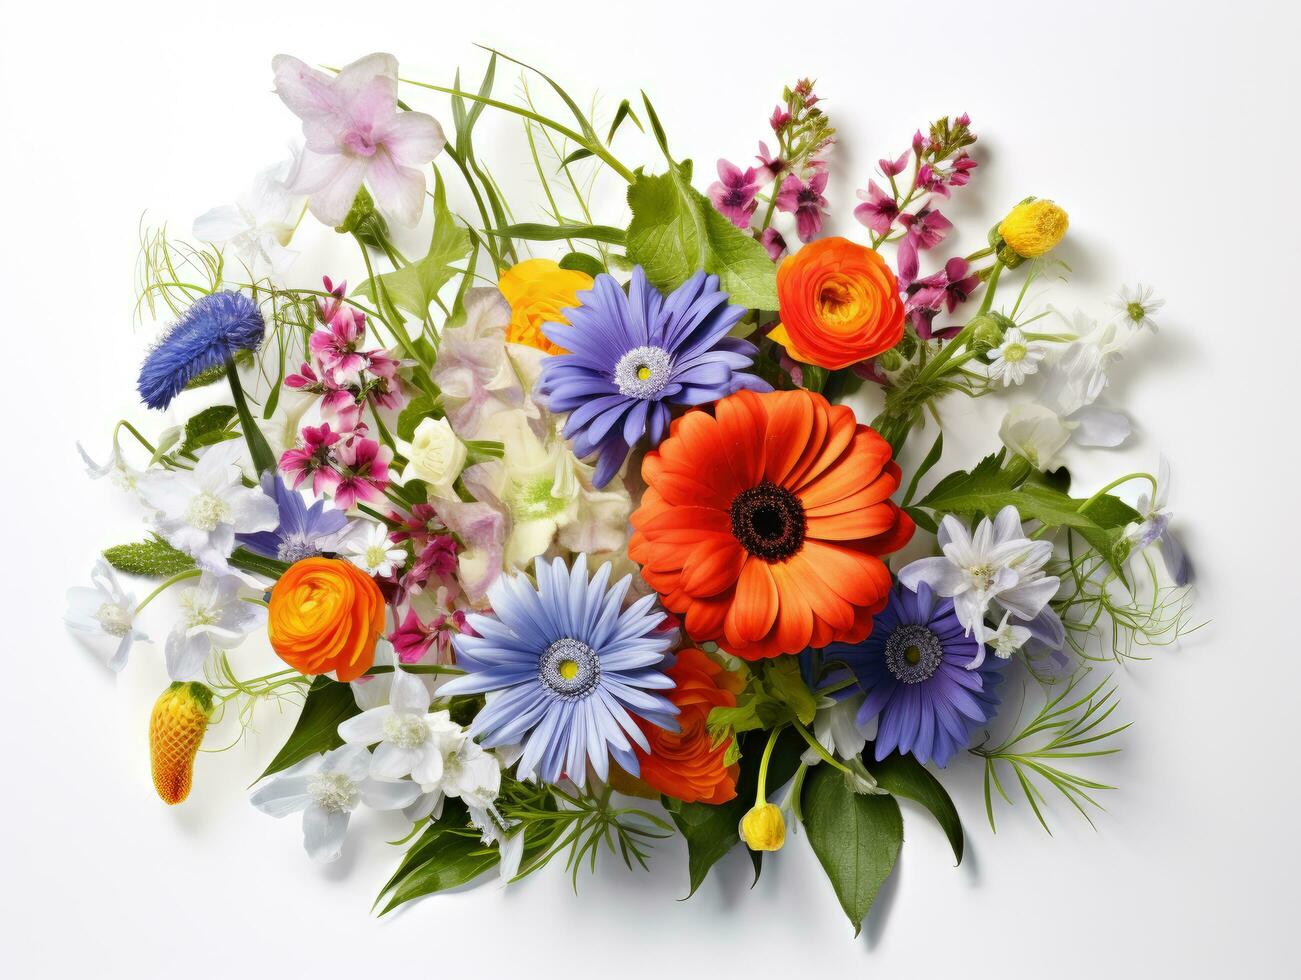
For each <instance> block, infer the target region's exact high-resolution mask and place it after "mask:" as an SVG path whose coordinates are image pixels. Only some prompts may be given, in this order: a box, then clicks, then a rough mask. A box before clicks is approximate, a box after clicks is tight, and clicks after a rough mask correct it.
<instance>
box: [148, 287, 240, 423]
mask: <svg viewBox="0 0 1301 980" xmlns="http://www.w3.org/2000/svg"><path fill="white" fill-rule="evenodd" d="M265 332H266V322H265V321H264V320H263V319H262V314H261V313H260V312H259V311H258V308H257V304H256V303H254V302H253V301H252V300H251V299H249V298H248V297H247V296H245V295H244V294H243V293H235V292H229V291H227V292H220V293H213V294H212V295H210V296H204V297H203V298H201V299H199V300H197V301H196V302H195V304H194V305H193V306H191V307H190V308H189V309H188V310H186V311H185V316H183V317H181V319H180V320H179V321H177V323H176V326H174V327H172V329H171V330H169V331H168V332H167V335H166V336H164V337H163V339H162V340H160V341H159V342H158V343H157V345H155V347H154V349H153V350H151V351H150V352H149V356H148V357H146V358H145V363H144V365H143V366H142V367H141V368H140V380H139V382H138V383H137V388H138V389H139V391H140V398H141V400H142V401H143V402H144V403H145V404H146V405H148V406H149V407H150V408H166V407H167V406H168V405H170V404H171V403H172V399H173V398H175V397H176V396H177V395H178V394H180V393H181V390H182V389H183V388H184V387H185V386H186V385H187V384H189V383H190V382H191V381H193V380H194V379H195V377H197V376H198V375H200V374H202V373H203V372H204V371H208V370H210V369H212V368H215V367H220V366H221V365H223V364H225V363H226V362H227V361H228V360H230V359H231V358H232V357H234V356H235V353H236V352H237V351H241V350H257V347H258V345H259V344H260V343H262V335H263V334H264V333H265Z"/></svg>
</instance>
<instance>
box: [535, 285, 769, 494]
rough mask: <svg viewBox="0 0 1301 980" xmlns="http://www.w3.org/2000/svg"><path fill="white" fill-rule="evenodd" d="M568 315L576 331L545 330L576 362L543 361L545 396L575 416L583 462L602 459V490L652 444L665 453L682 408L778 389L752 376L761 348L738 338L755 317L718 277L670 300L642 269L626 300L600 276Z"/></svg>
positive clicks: (569, 434) (570, 426)
mask: <svg viewBox="0 0 1301 980" xmlns="http://www.w3.org/2000/svg"><path fill="white" fill-rule="evenodd" d="M578 296H579V300H580V301H581V305H580V306H578V307H576V308H574V309H569V310H566V311H565V316H566V317H567V318H568V320H569V323H568V324H563V323H548V324H546V325H545V326H544V327H543V328H542V332H543V333H544V334H546V336H547V338H548V339H549V340H551V341H552V342H553V343H555V344H557V345H559V346H560V347H563V348H564V349H565V350H566V351H569V353H567V354H558V355H556V356H554V357H548V358H546V359H545V360H543V362H542V374H541V377H540V378H539V379H538V392H539V394H541V395H545V396H546V397H547V400H548V407H549V408H550V409H551V411H553V412H557V413H559V412H569V413H570V415H569V418H568V419H567V420H566V421H565V429H564V435H565V438H567V439H573V440H574V454H575V455H576V456H578V457H580V458H582V457H586V456H590V455H591V454H592V453H599V454H600V456H599V458H598V460H597V464H596V477H595V481H594V482H595V484H596V486H598V487H603V486H605V485H606V484H607V483H609V482H610V479H611V478H612V477H613V476H614V474H615V473H617V472H618V471H619V467H621V466H622V465H623V462H624V460H625V459H627V458H628V451H629V449H630V448H631V447H632V446H635V445H637V444H638V443H639V442H641V441H642V440H643V439H645V440H646V441H647V442H648V443H649V444H650V445H651V446H657V445H659V442H660V440H661V439H662V438H663V437H664V434H665V432H667V431H668V425H669V415H670V410H671V406H673V405H702V404H705V403H707V402H712V401H716V400H718V399H719V398H722V397H724V396H725V395H730V394H732V393H733V392H735V391H738V390H739V389H741V388H750V389H752V390H754V391H771V390H772V387H771V385H769V384H768V383H767V382H766V381H763V380H761V379H759V378H757V377H755V376H754V375H752V374H748V373H746V371H747V369H749V368H750V367H751V366H752V365H753V363H754V355H755V353H756V352H757V348H756V347H755V346H754V345H753V344H751V343H749V342H748V341H744V340H739V339H737V338H735V337H729V336H728V333H729V331H731V329H732V328H733V327H734V326H736V324H737V321H739V320H740V319H741V317H742V316H744V315H745V310H744V309H742V308H741V307H739V306H731V305H729V304H728V302H727V293H724V292H721V291H720V290H719V288H718V277H717V276H709V275H706V274H705V273H704V272H697V273H696V274H695V275H694V276H692V277H691V278H690V279H688V280H687V281H686V282H684V283H683V284H682V285H681V286H679V287H678V288H677V289H675V290H673V292H672V293H670V294H669V295H668V296H667V297H664V296H661V295H660V293H659V291H658V290H656V289H655V288H654V287H652V286H651V285H650V284H649V283H648V282H647V281H646V273H645V272H643V271H642V268H641V266H636V267H635V268H634V269H633V270H632V281H631V283H630V284H629V287H628V292H627V293H626V294H625V293H624V291H623V289H622V288H621V287H620V285H619V283H618V281H617V280H615V279H614V278H613V277H612V276H608V275H604V274H603V275H599V276H597V277H596V283H595V285H593V287H592V288H591V289H590V290H587V291H585V292H582V293H579V294H578Z"/></svg>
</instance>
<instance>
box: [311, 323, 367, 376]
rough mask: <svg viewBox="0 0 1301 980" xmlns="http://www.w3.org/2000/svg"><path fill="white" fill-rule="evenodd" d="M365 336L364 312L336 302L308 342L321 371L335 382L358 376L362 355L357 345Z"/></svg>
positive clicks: (362, 365)
mask: <svg viewBox="0 0 1301 980" xmlns="http://www.w3.org/2000/svg"><path fill="white" fill-rule="evenodd" d="M365 337H366V314H364V313H362V312H361V311H359V310H355V309H353V308H352V307H351V306H339V307H338V308H337V309H336V310H335V312H334V315H333V316H332V317H331V318H330V319H329V321H327V323H326V325H325V329H324V330H317V331H315V332H314V333H313V334H312V336H311V339H310V340H309V341H308V346H309V347H310V348H311V351H312V354H313V355H314V356H315V357H316V361H317V363H318V364H319V365H320V367H321V373H322V374H323V375H324V376H325V377H326V378H328V379H329V380H330V382H331V383H332V384H335V385H340V386H341V385H346V384H356V383H357V382H359V381H360V380H361V371H362V368H364V367H365V366H366V356H365V355H364V354H362V353H361V351H360V350H358V348H359V347H360V346H361V343H362V341H363V340H364V339H365Z"/></svg>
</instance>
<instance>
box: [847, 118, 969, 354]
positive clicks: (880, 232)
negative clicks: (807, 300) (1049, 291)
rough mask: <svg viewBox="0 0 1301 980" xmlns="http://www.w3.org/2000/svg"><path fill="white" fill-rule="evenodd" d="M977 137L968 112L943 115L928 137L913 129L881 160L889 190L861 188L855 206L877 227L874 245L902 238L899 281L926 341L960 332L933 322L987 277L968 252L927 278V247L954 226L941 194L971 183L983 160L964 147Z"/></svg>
mask: <svg viewBox="0 0 1301 980" xmlns="http://www.w3.org/2000/svg"><path fill="white" fill-rule="evenodd" d="M975 141H976V137H975V135H974V134H973V133H972V132H971V118H970V117H969V116H968V115H967V114H966V113H963V114H962V115H960V116H958V117H957V118H955V119H953V120H952V121H950V120H949V119H948V117H945V118H943V119H941V120H938V121H937V122H935V123H933V124H932V125H931V127H930V134H929V135H926V136H924V135H922V133H921V131H920V130H918V131H917V133H916V134H914V136H913V140H912V147H911V149H909V150H905V151H904V152H903V153H902V154H901V155H900V156H898V157H897V158H893V159H890V158H886V159H882V160H880V161H878V164H879V166H880V169H881V174H882V176H884V177H885V178H886V180H887V181H888V182H889V185H890V190H889V192H887V191H886V190H884V189H883V188H881V187H880V186H879V185H878V184H877V183H876V181H874V180H869V181H868V182H867V189H866V190H860V191H859V192H858V196H859V199H860V200H861V201H862V202H863V203H862V204H860V205H858V207H856V208H855V209H854V217H855V218H857V219H858V221H859V222H860V223H861V224H863V225H864V226H866V227H867V228H868V230H870V231H871V232H872V239H873V241H872V245H873V247H876V246H877V245H880V244H882V243H883V242H886V241H894V242H897V243H898V258H897V265H898V273H899V286H900V288H901V289H902V290H903V292H904V296H905V299H906V301H907V302H906V308H907V311H908V318H909V320H910V322H911V323H912V325H913V328H914V329H915V330H916V331H917V335H918V336H919V337H921V338H922V339H923V340H929V339H931V338H933V337H934V338H945V337H949V336H952V335H953V334H954V333H956V328H952V327H946V328H944V329H942V330H936V329H934V327H933V325H932V324H933V321H934V319H935V317H936V316H937V315H938V314H939V313H940V312H941V311H942V310H947V311H948V312H949V313H952V312H953V311H954V309H955V308H956V307H957V306H958V304H959V303H962V302H965V301H966V300H967V299H968V298H969V297H970V296H971V294H972V293H973V292H974V291H975V290H976V288H977V287H978V286H979V285H980V281H981V280H980V277H979V276H975V275H971V274H970V268H969V266H968V264H967V262H966V260H964V259H961V258H952V259H949V260H948V262H946V263H945V265H944V268H943V269H941V270H940V271H938V272H936V273H934V274H932V275H929V276H926V277H921V253H922V252H925V251H929V250H931V249H933V248H935V247H936V246H937V245H939V244H940V243H941V242H942V241H944V238H945V236H946V235H947V234H948V233H949V231H950V230H951V229H952V227H953V223H952V222H950V221H949V219H948V218H946V217H944V215H943V214H942V213H940V210H939V208H938V207H937V206H936V205H935V199H936V198H946V199H947V198H948V197H949V196H950V194H951V193H952V188H954V187H963V186H965V185H966V184H967V183H968V182H970V180H971V172H972V170H974V169H975V167H976V161H975V160H973V159H971V157H970V156H969V155H968V154H967V152H966V149H965V148H966V147H968V146H970V145H971V144H972V143H974V142H975ZM910 159H911V161H912V168H913V172H912V181H911V183H909V184H907V185H902V184H901V183H900V182H899V181H898V180H897V179H896V178H898V177H899V176H900V175H901V174H903V173H904V172H905V171H906V170H907V169H908V163H909V160H910ZM905 188H906V189H905Z"/></svg>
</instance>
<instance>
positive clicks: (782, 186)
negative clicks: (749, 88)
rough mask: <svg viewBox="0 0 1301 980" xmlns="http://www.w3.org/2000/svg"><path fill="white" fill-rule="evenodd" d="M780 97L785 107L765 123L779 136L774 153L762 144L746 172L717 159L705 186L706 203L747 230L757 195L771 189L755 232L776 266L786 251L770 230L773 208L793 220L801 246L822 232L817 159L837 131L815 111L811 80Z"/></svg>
mask: <svg viewBox="0 0 1301 980" xmlns="http://www.w3.org/2000/svg"><path fill="white" fill-rule="evenodd" d="M783 97H784V98H785V104H784V105H778V106H777V107H776V108H774V109H773V112H772V116H771V117H769V119H768V123H769V125H770V126H771V127H772V131H773V133H774V134H776V136H777V140H778V144H777V152H776V153H773V152H772V151H771V150H769V148H768V144H767V143H765V142H760V144H759V155H758V157H757V158H756V159H757V160H758V164H759V165H758V166H757V167H746V168H745V169H744V170H742V169H741V168H740V167H739V166H737V165H736V164H734V163H731V162H730V161H727V160H719V161H718V180H716V181H715V182H714V183H712V184H710V185H709V199H710V200H711V201H712V202H713V204H714V207H715V208H716V209H717V210H718V211H719V213H721V214H722V215H724V216H725V217H726V218H727V219H728V220H729V221H731V222H732V224H734V225H736V227H738V228H741V229H748V228H750V224H751V220H752V219H753V217H754V215H755V212H756V211H757V210H758V204H759V201H758V196H759V193H760V192H761V191H762V190H763V188H764V187H766V186H769V185H771V189H770V193H771V194H772V201H771V206H770V207H769V209H768V217H767V218H765V220H764V222H763V224H762V226H761V227H760V228H759V229H756V230H755V232H754V233H755V235H756V237H758V238H759V240H760V241H761V242H762V243H763V245H764V247H765V248H766V249H767V250H768V254H769V256H770V257H771V258H772V260H773V261H774V262H775V261H777V260H778V259H780V258H781V257H782V255H784V254H785V252H786V242H785V240H784V239H783V238H782V236H781V234H780V233H779V232H778V231H777V230H776V229H774V228H771V227H769V226H768V220H769V219H770V218H771V214H772V210H773V209H774V208H775V209H776V210H778V211H781V212H784V213H786V214H793V215H794V216H795V225H796V230H797V233H798V234H799V237H800V241H802V242H807V241H811V240H812V239H813V238H815V237H817V235H818V233H819V232H821V231H822V221H823V219H824V218H825V217H826V208H827V199H826V198H825V197H823V196H822V194H823V191H824V190H825V189H826V186H827V166H826V161H825V160H823V159H822V158H821V156H820V155H821V154H823V153H825V152H826V150H827V149H829V148H830V146H831V144H832V143H833V142H834V140H833V138H832V134H833V133H834V132H835V131H834V130H833V129H831V127H830V126H829V125H827V123H826V117H825V116H824V115H823V114H822V111H821V110H819V109H814V106H816V105H817V104H818V102H820V101H821V100H820V99H819V98H818V97H817V95H815V94H814V92H813V83H812V82H811V81H809V80H808V79H803V80H801V81H799V82H797V83H796V84H795V86H794V87H793V88H789V89H787V90H786V91H785V92H784V93H783Z"/></svg>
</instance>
